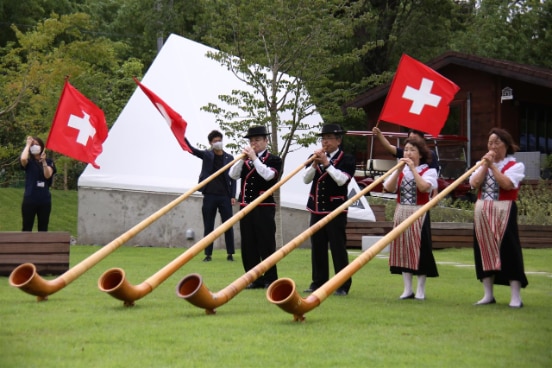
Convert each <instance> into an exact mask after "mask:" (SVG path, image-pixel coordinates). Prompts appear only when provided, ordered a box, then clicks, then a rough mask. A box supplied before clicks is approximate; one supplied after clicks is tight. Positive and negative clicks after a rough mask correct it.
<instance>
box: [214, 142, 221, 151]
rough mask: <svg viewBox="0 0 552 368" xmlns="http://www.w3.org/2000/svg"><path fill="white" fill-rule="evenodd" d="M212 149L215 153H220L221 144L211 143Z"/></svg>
mask: <svg viewBox="0 0 552 368" xmlns="http://www.w3.org/2000/svg"><path fill="white" fill-rule="evenodd" d="M213 149H215V150H217V151H222V142H215V143H213Z"/></svg>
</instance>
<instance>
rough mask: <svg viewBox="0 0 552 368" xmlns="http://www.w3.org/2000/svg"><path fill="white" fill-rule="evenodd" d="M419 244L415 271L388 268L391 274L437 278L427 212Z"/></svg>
mask: <svg viewBox="0 0 552 368" xmlns="http://www.w3.org/2000/svg"><path fill="white" fill-rule="evenodd" d="M421 235H422V236H421V244H420V263H419V265H418V269H417V270H411V269H409V268H405V267H396V266H390V267H389V270H390V271H391V273H392V274H399V275H400V274H402V273H403V272H408V273H412V274H414V275H426V276H427V277H438V276H439V272H438V271H437V264H436V263H435V258H434V257H433V248H432V245H431V220H430V218H429V211H428V212H426V216H425V219H424V223H423V224H422V231H421Z"/></svg>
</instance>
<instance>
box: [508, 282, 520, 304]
mask: <svg viewBox="0 0 552 368" xmlns="http://www.w3.org/2000/svg"><path fill="white" fill-rule="evenodd" d="M510 292H511V296H510V307H519V306H520V305H521V282H520V281H516V280H510Z"/></svg>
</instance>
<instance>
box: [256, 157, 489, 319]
mask: <svg viewBox="0 0 552 368" xmlns="http://www.w3.org/2000/svg"><path fill="white" fill-rule="evenodd" d="M482 162H483V161H481V162H479V163H477V164H476V165H475V166H473V167H472V168H471V169H469V170H468V171H467V172H466V173H464V174H463V175H462V176H461V177H459V178H458V179H457V180H455V181H454V182H453V183H451V184H450V185H449V186H448V187H447V188H445V189H444V190H443V191H442V192H441V193H439V194H438V195H437V196H435V198H433V199H432V200H431V201H429V202H428V203H426V204H425V205H423V206H422V207H421V208H419V209H418V210H417V211H416V212H414V213H413V214H412V215H410V216H409V217H408V218H407V219H406V220H405V221H403V222H402V223H400V224H399V225H397V226H396V227H395V228H394V229H393V230H391V231H390V232H389V233H387V235H385V236H384V237H383V238H382V239H380V240H378V241H377V242H376V243H375V244H374V245H372V246H371V247H370V248H368V249H367V250H366V251H364V252H363V253H362V254H361V255H360V256H358V257H357V258H355V259H354V260H353V261H352V262H351V263H349V265H348V266H347V267H345V268H344V269H342V270H341V271H340V272H338V273H337V274H336V275H335V276H334V277H332V278H331V279H330V280H328V281H327V282H326V283H325V284H324V285H322V286H321V287H319V288H318V289H316V290H315V291H314V292H313V293H312V294H311V295H309V296H308V297H307V298H306V299H303V298H302V297H301V296H300V295H299V293H298V292H297V290H296V288H295V283H294V282H293V280H292V279H289V278H281V279H278V280H276V281H275V282H273V283H272V284H271V285H270V287H269V288H268V290H267V292H266V297H267V299H268V301H270V302H271V303H273V304H276V305H277V306H279V307H280V308H282V309H283V310H284V311H286V312H288V313H291V314H293V319H294V320H295V321H304V320H305V316H304V314H305V313H307V312H308V311H310V310H311V309H314V308H316V307H317V306H318V305H319V304H320V303H322V302H323V301H324V300H325V299H326V298H327V297H328V296H329V295H332V294H333V293H334V292H335V291H336V290H337V289H338V288H339V287H340V286H341V285H342V284H343V283H344V282H345V281H346V280H348V279H349V278H350V277H352V275H353V274H354V273H355V272H356V271H358V270H359V269H360V268H361V267H362V266H364V265H365V264H366V263H368V262H369V261H370V260H371V259H372V258H374V257H375V256H376V255H377V254H378V253H379V252H381V251H382V250H383V248H385V247H386V246H387V245H388V244H389V243H391V242H392V241H393V240H394V239H395V238H396V237H397V236H399V235H400V234H401V233H403V232H404V231H405V230H406V229H407V228H408V227H409V226H410V225H412V223H413V222H414V221H416V219H418V218H419V217H421V216H422V215H424V214H425V213H426V212H427V211H429V209H431V208H432V207H433V206H435V205H436V204H437V203H438V202H439V201H440V200H441V199H443V198H444V197H445V196H447V195H448V194H449V193H450V192H452V191H453V190H454V188H456V187H457V186H458V185H459V184H460V183H462V182H463V181H464V180H466V179H467V178H468V177H469V176H470V175H471V174H472V173H473V172H474V171H475V170H476V169H477V168H478V167H479V166H480V165H481V163H482Z"/></svg>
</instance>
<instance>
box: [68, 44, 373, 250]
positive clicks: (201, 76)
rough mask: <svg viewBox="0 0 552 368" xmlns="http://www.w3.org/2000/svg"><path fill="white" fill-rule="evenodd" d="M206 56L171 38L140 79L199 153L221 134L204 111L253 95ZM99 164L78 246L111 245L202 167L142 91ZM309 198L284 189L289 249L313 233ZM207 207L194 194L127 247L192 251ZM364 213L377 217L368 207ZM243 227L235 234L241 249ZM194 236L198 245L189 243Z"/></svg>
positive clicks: (85, 178) (82, 191)
mask: <svg viewBox="0 0 552 368" xmlns="http://www.w3.org/2000/svg"><path fill="white" fill-rule="evenodd" d="M208 51H216V50H214V49H211V48H209V47H206V46H204V45H201V44H198V43H196V42H193V41H190V40H188V39H185V38H183V37H180V36H177V35H171V36H170V37H169V38H168V40H167V41H166V43H165V45H164V46H163V48H162V49H161V51H160V52H159V54H158V55H157V57H156V58H155V60H154V62H153V63H152V65H151V67H150V68H149V70H148V71H147V73H146V74H145V76H144V78H143V79H142V83H143V84H144V85H145V86H147V87H148V88H149V89H151V90H152V91H153V92H155V93H156V94H157V95H158V96H159V97H160V98H162V99H163V100H164V101H165V102H166V103H167V104H169V106H171V107H172V108H173V109H174V110H176V111H177V112H179V113H180V114H181V115H182V117H183V118H184V119H185V120H186V121H187V122H188V127H187V131H186V137H187V138H188V140H189V141H190V142H191V143H192V145H195V146H196V147H197V146H199V145H204V146H205V145H208V142H207V135H208V134H209V132H210V131H211V130H213V129H219V127H218V126H217V124H216V122H215V116H214V115H213V114H211V113H208V112H205V111H202V110H201V107H203V106H206V105H207V104H208V103H210V102H211V103H216V104H219V105H220V104H221V102H220V101H219V99H218V96H219V95H222V94H230V93H231V91H232V89H241V90H247V89H249V88H250V87H248V86H247V85H246V84H245V83H243V82H241V81H240V80H238V79H237V78H236V77H235V76H234V75H233V74H232V72H230V71H228V70H227V69H226V68H225V67H223V66H221V65H220V64H219V63H218V62H217V61H214V60H212V59H210V58H208V57H207V56H206V53H207V52H208ZM308 122H309V123H310V124H312V126H313V128H314V129H318V128H315V127H317V126H318V124H319V123H320V122H321V118H320V116H318V115H313V116H311V117H310V120H309V121H308ZM225 143H229V142H228V140H226V139H225ZM312 151H313V148H303V149H298V150H296V151H294V152H292V153H290V154H289V155H288V157H287V160H286V166H285V168H284V175H286V173H288V172H290V171H292V170H293V169H295V168H296V167H297V166H298V165H301V163H303V162H304V161H305V160H306V159H307V158H308V156H309V154H310V153H311V152H312ZM97 163H98V164H99V166H100V169H95V168H93V167H92V166H91V165H88V167H87V168H86V169H85V171H84V172H83V173H82V175H81V177H80V178H79V183H78V186H79V210H78V241H79V243H80V244H106V243H108V242H110V241H112V240H113V239H115V238H116V237H118V236H119V235H121V234H122V233H124V232H125V231H127V230H128V229H130V228H131V227H133V226H134V225H136V224H138V223H139V222H140V221H142V220H144V219H145V218H147V217H149V216H150V215H151V214H153V213H154V212H156V211H157V210H159V209H160V208H162V207H163V206H165V205H166V204H167V203H169V202H170V201H172V200H173V199H175V198H176V197H178V196H179V195H181V194H182V193H184V192H186V191H187V190H189V189H190V188H192V187H193V186H195V185H196V184H197V180H198V176H199V172H200V170H201V160H200V159H198V158H196V157H195V156H193V155H191V154H189V153H188V152H185V151H183V150H182V148H181V147H180V146H179V144H178V142H177V141H176V139H175V137H174V136H173V133H172V132H171V130H170V128H169V126H168V125H167V123H166V121H165V120H164V118H163V117H162V116H161V114H160V113H159V112H158V111H157V109H156V108H155V107H154V106H153V104H152V103H151V102H150V100H149V99H148V98H147V97H146V95H145V94H144V93H143V92H142V91H141V90H140V89H139V88H137V89H136V91H135V92H134V94H133V95H132V96H131V98H130V100H129V101H128V103H127V105H126V106H125V108H124V109H123V111H122V112H121V114H120V115H119V117H118V119H117V120H116V121H115V123H114V125H113V127H112V128H111V130H110V131H109V136H108V138H107V140H106V141H105V143H104V145H103V152H102V154H101V155H100V156H99V157H98V159H97ZM308 191H309V186H308V185H305V184H304V183H303V182H302V177H301V174H298V175H296V176H294V177H293V178H292V179H291V180H290V181H289V182H287V183H286V184H284V185H283V186H282V189H281V197H282V198H281V204H282V208H283V211H285V213H284V212H283V215H282V218H283V224H282V229H283V230H284V231H283V234H284V242H287V241H289V240H291V239H292V238H293V237H295V236H296V235H297V234H299V233H300V232H302V231H304V230H305V229H306V228H307V227H308V214H307V212H306V211H305V210H304V208H305V204H306V200H307V196H308ZM201 201H202V197H201V193H199V192H198V193H196V194H194V195H193V196H192V197H190V198H188V199H186V200H185V201H184V202H182V203H181V204H179V205H178V206H177V207H176V208H175V209H173V210H172V211H170V212H169V213H168V214H167V215H165V216H163V217H161V218H160V219H159V220H157V221H156V222H154V223H153V224H152V225H150V226H149V227H148V228H146V229H145V230H144V231H142V232H141V233H139V234H138V235H137V236H136V237H135V238H133V239H132V240H131V241H129V244H132V245H141V246H168V247H185V246H189V245H193V244H194V243H195V242H196V241H197V240H199V239H201V238H202V234H203V223H202V217H201ZM364 207H367V208H368V210H369V212H370V213H371V210H370V209H369V207H368V204H367V203H365V206H364ZM237 209H238V208H236V209H235V210H237ZM368 216H369V215H368ZM368 219H370V218H368ZM217 221H218V219H217ZM372 221H373V214H372ZM217 225H218V222H217V224H216V225H215V226H217ZM238 226H239V224H236V225H235V226H234V229H235V237H236V240H237V241H236V246H238V247H239V231H237V230H238ZM187 230H192V231H187ZM192 232H193V233H194V234H195V238H192V237H191V236H190V234H191V233H192ZM186 234H188V236H186ZM222 238H223V237H222ZM218 243H221V244H218ZM215 247H216V248H220V247H224V244H223V240H222V241H221V239H218V240H217V241H216V242H215Z"/></svg>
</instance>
